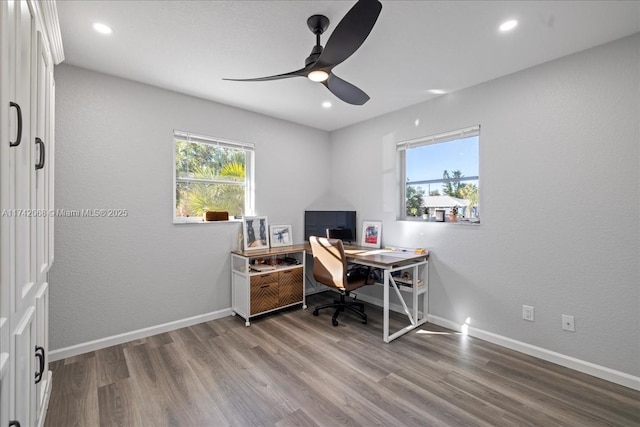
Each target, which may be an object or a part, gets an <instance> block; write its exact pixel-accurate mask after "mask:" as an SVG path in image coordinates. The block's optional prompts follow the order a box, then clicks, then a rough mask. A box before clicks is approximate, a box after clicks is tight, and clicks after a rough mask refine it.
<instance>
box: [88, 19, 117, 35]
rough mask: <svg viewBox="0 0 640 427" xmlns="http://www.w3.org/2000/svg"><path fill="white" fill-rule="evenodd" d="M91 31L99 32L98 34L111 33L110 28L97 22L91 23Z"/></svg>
mask: <svg viewBox="0 0 640 427" xmlns="http://www.w3.org/2000/svg"><path fill="white" fill-rule="evenodd" d="M93 29H94V30H96V31H97V32H99V33H100V34H111V33H112V32H113V30H112V29H111V27H109V26H108V25H105V24H101V23H99V22H94V23H93Z"/></svg>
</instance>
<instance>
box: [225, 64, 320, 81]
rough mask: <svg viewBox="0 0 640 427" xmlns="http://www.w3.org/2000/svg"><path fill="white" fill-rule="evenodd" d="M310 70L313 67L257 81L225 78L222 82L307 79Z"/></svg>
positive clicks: (260, 78)
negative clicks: (291, 78)
mask: <svg viewBox="0 0 640 427" xmlns="http://www.w3.org/2000/svg"><path fill="white" fill-rule="evenodd" d="M310 70H311V67H305V68H301V69H299V70H296V71H291V72H290V73H284V74H276V75H275V76H267V77H257V78H255V79H224V78H223V79H222V80H228V81H232V82H266V81H269V80H280V79H288V78H290V77H306V76H307V74H308V73H309V71H310Z"/></svg>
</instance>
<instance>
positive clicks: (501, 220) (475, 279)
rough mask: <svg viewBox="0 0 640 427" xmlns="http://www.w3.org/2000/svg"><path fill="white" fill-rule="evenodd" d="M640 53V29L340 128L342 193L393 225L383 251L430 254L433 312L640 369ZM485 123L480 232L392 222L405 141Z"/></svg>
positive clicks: (337, 184)
mask: <svg viewBox="0 0 640 427" xmlns="http://www.w3.org/2000/svg"><path fill="white" fill-rule="evenodd" d="M639 45H640V36H638V35H635V36H632V37H629V38H625V39H622V40H619V41H616V42H613V43H610V44H607V45H604V46H601V47H597V48H594V49H591V50H587V51H584V52H582V53H578V54H575V55H572V56H569V57H565V58H561V59H559V60H556V61H553V62H549V63H546V64H543V65H541V66H537V67H535V68H531V69H528V70H525V71H523V72H519V73H516V74H513V75H510V76H506V77H503V78H500V79H497V80H494V81H491V82H488V83H486V84H482V85H479V86H476V87H472V88H469V89H466V90H462V91H459V92H456V93H452V94H449V95H446V96H442V97H440V98H438V99H436V100H434V101H432V102H427V103H423V104H420V105H416V106H414V107H411V108H407V109H404V110H401V111H397V112H394V113H392V114H388V115H386V116H383V117H379V118H376V119H375V120H371V121H367V122H364V123H361V124H358V125H355V126H351V127H349V128H345V129H342V130H339V131H336V132H333V133H332V135H331V140H332V146H333V149H332V164H333V165H334V166H333V171H334V180H333V183H332V186H333V189H334V191H335V192H336V193H337V192H339V193H340V194H341V195H342V196H343V197H345V198H346V199H349V200H351V201H352V202H353V203H354V205H355V208H356V209H357V210H358V212H360V213H366V215H365V216H366V218H362V219H370V220H376V219H378V220H383V228H382V241H383V244H387V245H389V244H391V245H401V246H410V247H427V248H429V249H430V250H431V251H432V257H431V261H432V262H431V263H430V301H429V313H430V314H432V315H435V316H438V317H440V318H443V319H447V320H450V321H453V322H456V323H457V324H458V325H462V324H463V323H464V321H465V319H466V318H467V317H470V318H471V327H473V328H477V329H479V330H482V331H488V332H491V333H494V334H498V335H501V336H504V337H507V338H511V339H514V340H517V341H521V342H524V343H528V344H531V345H534V346H539V347H542V348H545V349H547V350H551V351H555V352H558V353H561V354H564V355H568V356H572V357H575V358H578V359H581V360H584V361H588V362H592V363H595V364H598V365H601V366H605V367H609V368H611V369H615V370H619V371H622V372H625V373H628V374H631V375H635V376H638V375H640V364H639V363H638V361H639V360H640V270H639V261H638V260H639V259H640V253H639V242H640V235H639V230H640V226H639V216H640V212H639V205H640V203H639V200H640V196H639V189H640V178H639V175H638V167H639V166H640V154H639V150H638V146H639V145H640V129H639V128H640V125H639V117H640V109H639V104H640V97H639V93H640V80H639V78H638V76H639V75H640V69H639V64H640V54H639V50H638V46H639ZM470 70H472V67H470ZM416 119H419V125H418V126H416V125H415V120H416ZM476 124H480V125H481V126H482V128H481V133H480V205H481V220H482V224H481V225H480V226H477V227H472V226H462V225H455V224H437V223H415V222H398V221H395V218H396V205H397V203H396V200H397V199H398V190H397V189H398V188H399V186H398V184H397V173H396V165H395V161H394V159H395V157H394V154H395V153H394V151H393V150H394V147H393V144H394V142H397V141H403V140H407V139H411V138H416V137H419V136H426V135H431V134H436V133H440V132H444V131H449V130H455V129H460V128H464V127H467V126H471V125H476ZM357 156H359V157H360V159H361V164H360V165H355V167H354V165H352V164H350V162H351V160H350V159H352V158H354V157H357ZM348 164H349V167H347V165H348ZM344 182H350V183H353V184H352V185H350V186H344V185H342V183H344ZM523 304H527V305H532V306H534V307H535V322H534V323H531V322H526V321H523V320H522V305H523ZM562 314H570V315H573V316H575V326H576V332H575V333H570V332H565V331H562V330H561V315H562Z"/></svg>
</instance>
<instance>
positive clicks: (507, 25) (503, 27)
mask: <svg viewBox="0 0 640 427" xmlns="http://www.w3.org/2000/svg"><path fill="white" fill-rule="evenodd" d="M517 26H518V21H517V20H515V19H510V20H508V21H505V22H503V23H502V24H500V31H502V32H503V33H504V32H506V31H511V30H513V29H514V28H515V27H517Z"/></svg>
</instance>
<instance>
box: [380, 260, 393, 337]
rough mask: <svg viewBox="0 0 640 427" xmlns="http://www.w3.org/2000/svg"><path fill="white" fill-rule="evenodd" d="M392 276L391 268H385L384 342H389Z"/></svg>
mask: <svg viewBox="0 0 640 427" xmlns="http://www.w3.org/2000/svg"><path fill="white" fill-rule="evenodd" d="M390 276H391V272H390V271H389V269H386V268H385V270H384V308H383V310H382V312H383V320H382V338H383V339H384V342H387V343H388V342H389V341H390V339H389V277H390Z"/></svg>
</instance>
